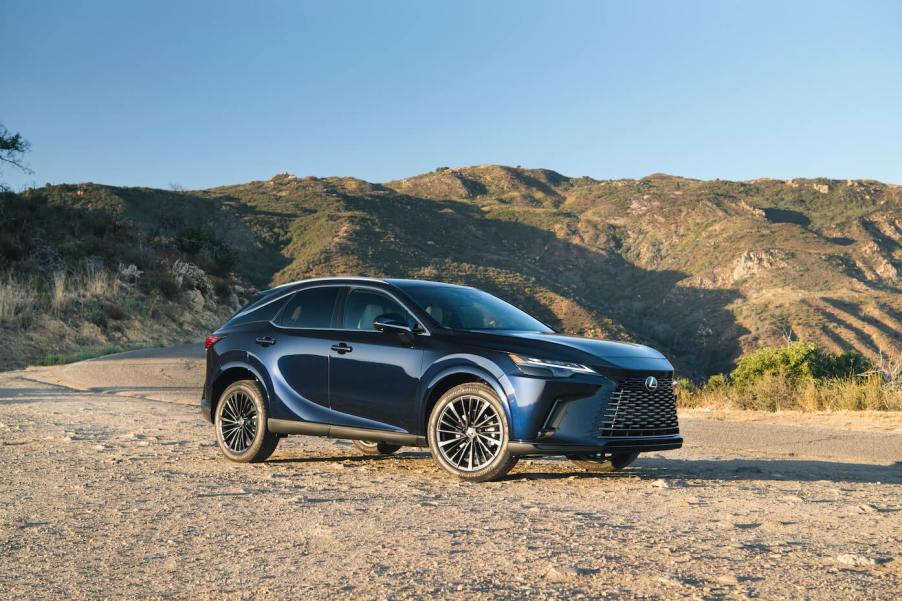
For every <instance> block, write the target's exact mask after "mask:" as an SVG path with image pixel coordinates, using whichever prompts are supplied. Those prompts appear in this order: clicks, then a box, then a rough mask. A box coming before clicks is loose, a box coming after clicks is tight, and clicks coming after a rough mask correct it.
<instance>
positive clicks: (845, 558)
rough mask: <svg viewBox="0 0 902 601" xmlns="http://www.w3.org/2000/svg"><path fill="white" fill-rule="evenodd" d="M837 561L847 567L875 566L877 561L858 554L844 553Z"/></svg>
mask: <svg viewBox="0 0 902 601" xmlns="http://www.w3.org/2000/svg"><path fill="white" fill-rule="evenodd" d="M836 561H837V562H839V563H841V564H843V565H847V566H875V565H877V560H875V559H874V558H872V557H867V556H865V555H859V554H857V553H844V554H842V555H839V556H837V557H836Z"/></svg>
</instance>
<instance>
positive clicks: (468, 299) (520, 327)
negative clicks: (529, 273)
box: [401, 285, 552, 332]
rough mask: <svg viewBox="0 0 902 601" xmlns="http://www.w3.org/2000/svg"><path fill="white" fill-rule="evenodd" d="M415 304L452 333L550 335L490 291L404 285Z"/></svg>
mask: <svg viewBox="0 0 902 601" xmlns="http://www.w3.org/2000/svg"><path fill="white" fill-rule="evenodd" d="M401 289H402V290H404V292H406V293H407V296H409V297H410V298H411V299H412V300H413V302H414V303H416V304H417V305H418V306H419V307H420V308H421V309H422V310H423V311H425V312H426V313H428V314H429V316H430V317H431V318H432V319H434V320H435V321H436V322H438V323H439V325H441V326H442V327H445V328H451V329H453V330H509V331H523V332H551V331H552V330H551V329H549V328H548V326H546V325H545V324H543V323H542V322H540V321H539V320H537V319H535V318H534V317H532V316H530V315H529V314H527V313H526V312H524V311H521V310H520V309H518V308H516V307H515V306H513V305H511V304H509V303H506V302H504V301H503V300H501V299H500V298H498V297H495V296H492V295H491V294H489V293H488V292H483V291H482V290H477V289H476V288H465V287H463V286H423V285H413V286H404V285H402V286H401Z"/></svg>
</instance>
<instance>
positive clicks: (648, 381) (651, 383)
mask: <svg viewBox="0 0 902 601" xmlns="http://www.w3.org/2000/svg"><path fill="white" fill-rule="evenodd" d="M645 388H646V389H648V390H656V389H657V388H658V379H657V378H656V377H654V376H648V377H647V378H645Z"/></svg>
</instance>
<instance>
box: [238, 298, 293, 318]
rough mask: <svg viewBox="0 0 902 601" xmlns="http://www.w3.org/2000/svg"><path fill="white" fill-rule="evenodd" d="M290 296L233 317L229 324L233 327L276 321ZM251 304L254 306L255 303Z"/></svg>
mask: <svg viewBox="0 0 902 601" xmlns="http://www.w3.org/2000/svg"><path fill="white" fill-rule="evenodd" d="M289 296H291V295H286V296H283V297H282V298H277V299H275V300H272V301H270V302H265V301H264V302H262V303H261V304H260V305H259V306H257V307H256V308H252V309H251V310H250V311H249V312H247V313H245V314H244V315H240V316H238V317H233V318H232V320H231V321H229V323H230V324H231V325H240V324H245V323H255V322H258V321H272V320H273V319H275V317H276V314H278V312H279V309H281V308H282V307H283V306H284V305H285V303H286V302H287V301H288V298H289ZM251 304H252V305H253V304H254V303H251ZM242 311H244V309H242ZM239 313H240V312H239Z"/></svg>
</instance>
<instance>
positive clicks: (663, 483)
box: [651, 478, 670, 488]
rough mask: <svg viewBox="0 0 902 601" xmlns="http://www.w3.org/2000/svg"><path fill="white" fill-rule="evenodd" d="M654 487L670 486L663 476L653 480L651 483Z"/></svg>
mask: <svg viewBox="0 0 902 601" xmlns="http://www.w3.org/2000/svg"><path fill="white" fill-rule="evenodd" d="M651 485H652V486H654V487H655V488H670V483H669V482H668V481H667V480H664V479H663V478H658V479H657V480H655V481H654V482H652V483H651Z"/></svg>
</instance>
